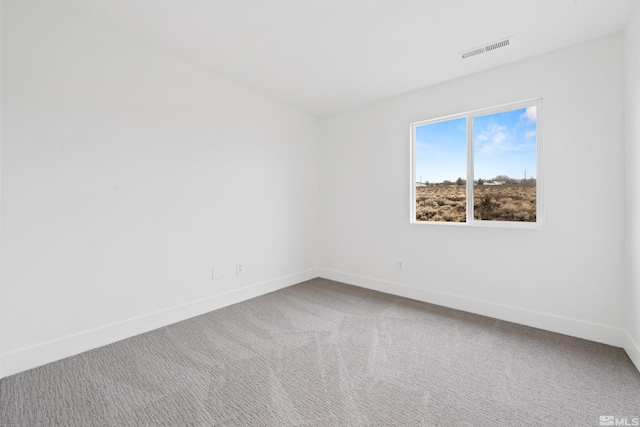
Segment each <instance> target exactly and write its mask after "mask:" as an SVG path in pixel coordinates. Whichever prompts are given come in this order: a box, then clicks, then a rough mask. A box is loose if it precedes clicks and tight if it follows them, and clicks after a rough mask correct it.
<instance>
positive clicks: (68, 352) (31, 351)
mask: <svg viewBox="0 0 640 427" xmlns="http://www.w3.org/2000/svg"><path fill="white" fill-rule="evenodd" d="M316 277H318V270H317V269H315V268H313V269H310V270H306V271H302V272H299V273H294V274H290V275H287V276H283V277H279V278H276V279H273V280H268V281H266V282H261V283H257V284H254V285H251V286H247V287H244V288H242V289H238V290H234V291H230V292H226V293H224V294H220V295H214V296H211V297H208V298H204V299H201V300H198V301H192V302H189V303H186V304H182V305H179V306H175V307H170V308H167V309H164V310H160V311H156V312H153V313H148V314H144V315H142V316H138V317H135V318H132V319H127V320H123V321H121V322H116V323H112V324H110V325H106V326H103V327H100V328H95V329H91V330H87V331H83V332H79V333H77V334H73V335H68V336H65V337H61V338H58V339H55V340H51V341H47V342H43V343H40V344H36V345H33V346H30V347H26V348H21V349H18V350H15V351H11V352H8V353H4V354H2V355H0V368H1V369H2V370H1V371H0V378H3V377H6V376H9V375H13V374H17V373H19V372H22V371H26V370H28V369H31V368H35V367H38V366H41V365H45V364H47V363H51V362H55V361H56V360H60V359H64V358H65V357H69V356H73V355H75V354H79V353H82V352H84V351H88V350H91V349H94V348H97V347H101V346H104V345H107V344H111V343H114V342H116V341H120V340H123V339H125V338H129V337H132V336H134V335H138V334H141V333H144V332H148V331H151V330H154V329H158V328H161V327H163V326H167V325H170V324H172V323H176V322H180V321H182V320H186V319H189V318H191V317H194V316H199V315H201V314H204V313H208V312H210V311H213V310H217V309H219V308H222V307H226V306H229V305H232V304H236V303H239V302H242V301H245V300H248V299H251V298H255V297H257V296H260V295H264V294H267V293H269V292H273V291H277V290H279V289H283V288H286V287H289V286H292V285H295V284H297V283H300V282H304V281H306V280H310V279H314V278H316Z"/></svg>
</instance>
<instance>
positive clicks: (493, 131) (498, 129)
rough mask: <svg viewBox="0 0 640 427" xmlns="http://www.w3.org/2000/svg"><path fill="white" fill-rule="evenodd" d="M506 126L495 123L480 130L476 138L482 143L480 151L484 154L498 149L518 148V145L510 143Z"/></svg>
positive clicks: (511, 149) (509, 149)
mask: <svg viewBox="0 0 640 427" xmlns="http://www.w3.org/2000/svg"><path fill="white" fill-rule="evenodd" d="M508 136H509V134H508V133H507V127H506V126H499V125H497V124H495V123H493V124H491V125H490V126H489V128H488V129H487V130H485V131H484V132H480V133H478V134H477V135H476V138H475V140H476V141H477V142H481V143H482V144H479V145H481V147H479V148H480V151H481V152H483V153H484V154H492V153H493V152H497V151H513V150H518V147H515V146H513V145H512V144H510V143H509V141H508V138H507V137H508Z"/></svg>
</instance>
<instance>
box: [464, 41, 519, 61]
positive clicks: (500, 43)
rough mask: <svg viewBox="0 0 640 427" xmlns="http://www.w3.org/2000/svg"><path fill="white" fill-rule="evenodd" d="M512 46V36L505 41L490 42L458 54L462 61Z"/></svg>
mask: <svg viewBox="0 0 640 427" xmlns="http://www.w3.org/2000/svg"><path fill="white" fill-rule="evenodd" d="M512 44H513V36H511V37H507V38H506V39H502V40H498V41H495V42H491V43H489V44H486V45H484V46H480V47H476V48H474V49H470V50H465V51H464V52H460V54H461V55H462V59H467V58H471V57H472V56H476V55H480V54H481V53H485V52H490V51H492V50H495V49H499V48H501V47H505V46H510V45H512Z"/></svg>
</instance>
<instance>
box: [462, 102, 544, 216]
mask: <svg viewBox="0 0 640 427" xmlns="http://www.w3.org/2000/svg"><path fill="white" fill-rule="evenodd" d="M536 139H537V133H536V107H535V106H533V107H528V108H522V109H518V110H512V111H506V112H503V113H497V114H490V115H487V116H479V117H476V118H474V119H473V144H474V146H473V168H474V169H473V175H474V176H473V180H474V185H473V217H474V219H478V220H483V221H521V222H522V221H523V222H536V195H537V194H536V170H537V169H536V166H537V165H536V151H537V150H536V144H537V141H536Z"/></svg>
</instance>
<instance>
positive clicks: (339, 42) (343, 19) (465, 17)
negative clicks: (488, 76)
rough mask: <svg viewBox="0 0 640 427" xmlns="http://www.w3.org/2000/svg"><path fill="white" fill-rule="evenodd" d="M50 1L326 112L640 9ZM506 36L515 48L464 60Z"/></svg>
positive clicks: (590, 1)
mask: <svg viewBox="0 0 640 427" xmlns="http://www.w3.org/2000/svg"><path fill="white" fill-rule="evenodd" d="M48 3H49V4H51V3H55V4H56V5H57V6H59V7H62V8H64V9H66V10H67V11H70V12H72V13H74V14H77V15H80V16H82V17H85V18H87V19H90V20H93V21H97V22H100V23H103V24H105V25H108V26H109V27H111V28H113V29H116V30H117V31H119V32H121V33H123V34H127V35H129V36H132V37H135V38H136V39H139V40H142V41H144V42H145V43H147V44H148V45H151V46H153V47H155V48H158V49H161V50H163V51H165V52H167V53H169V54H171V55H174V56H175V57H178V58H181V59H183V60H185V61H188V62H191V63H193V64H196V65H198V66H200V67H202V68H204V69H206V70H209V71H211V72H213V73H215V74H217V75H219V76H222V77H224V78H226V79H229V80H232V81H234V82H237V83H239V84H242V85H244V86H247V87H250V88H252V89H254V90H256V91H258V92H261V93H263V94H266V95H269V96H271V97H273V98H276V99H279V100H281V101H283V102H285V103H287V104H290V105H292V106H295V107H297V108H299V109H301V110H303V111H306V112H308V113H311V114H314V115H318V116H323V115H327V114H332V113H336V112H339V111H342V110H346V109H349V108H353V107H357V106H360V105H364V104H368V103H371V102H375V101H377V100H380V99H383V98H387V97H390V96H394V95H398V94H402V93H406V92H410V91H412V90H416V89H419V88H423V87H426V86H430V85H434V84H437V83H440V82H444V81H447V80H451V79H454V78H457V77H461V76H464V75H467V74H471V73H475V72H478V71H482V70H486V69H489V68H493V67H497V66H500V65H504V64H508V63H511V62H515V61H518V60H522V59H525V58H528V57H532V56H535V55H539V54H542V53H545V52H550V51H553V50H556V49H560V48H563V47H567V46H570V45H573V44H576V43H580V42H583V41H587V40H591V39H594V38H598V37H601V36H604V35H607V34H611V33H614V32H618V31H621V30H622V29H623V27H624V24H625V22H626V19H627V17H628V16H629V15H630V12H631V11H632V10H633V8H634V7H636V6H637V5H638V3H640V1H639V0H420V1H406V0H385V1H372V0H371V1H368V0H340V1H334V0H259V1H245V0H226V1H222V0H50V1H49V2H48ZM508 36H514V39H513V43H512V44H511V45H510V46H508V47H504V48H500V49H496V50H494V51H491V52H488V53H484V54H481V55H477V56H474V57H471V58H467V59H462V58H461V55H460V52H462V51H465V50H468V49H472V48H475V47H478V46H481V45H484V44H487V43H490V42H493V41H496V40H499V39H502V38H504V37H508Z"/></svg>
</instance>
